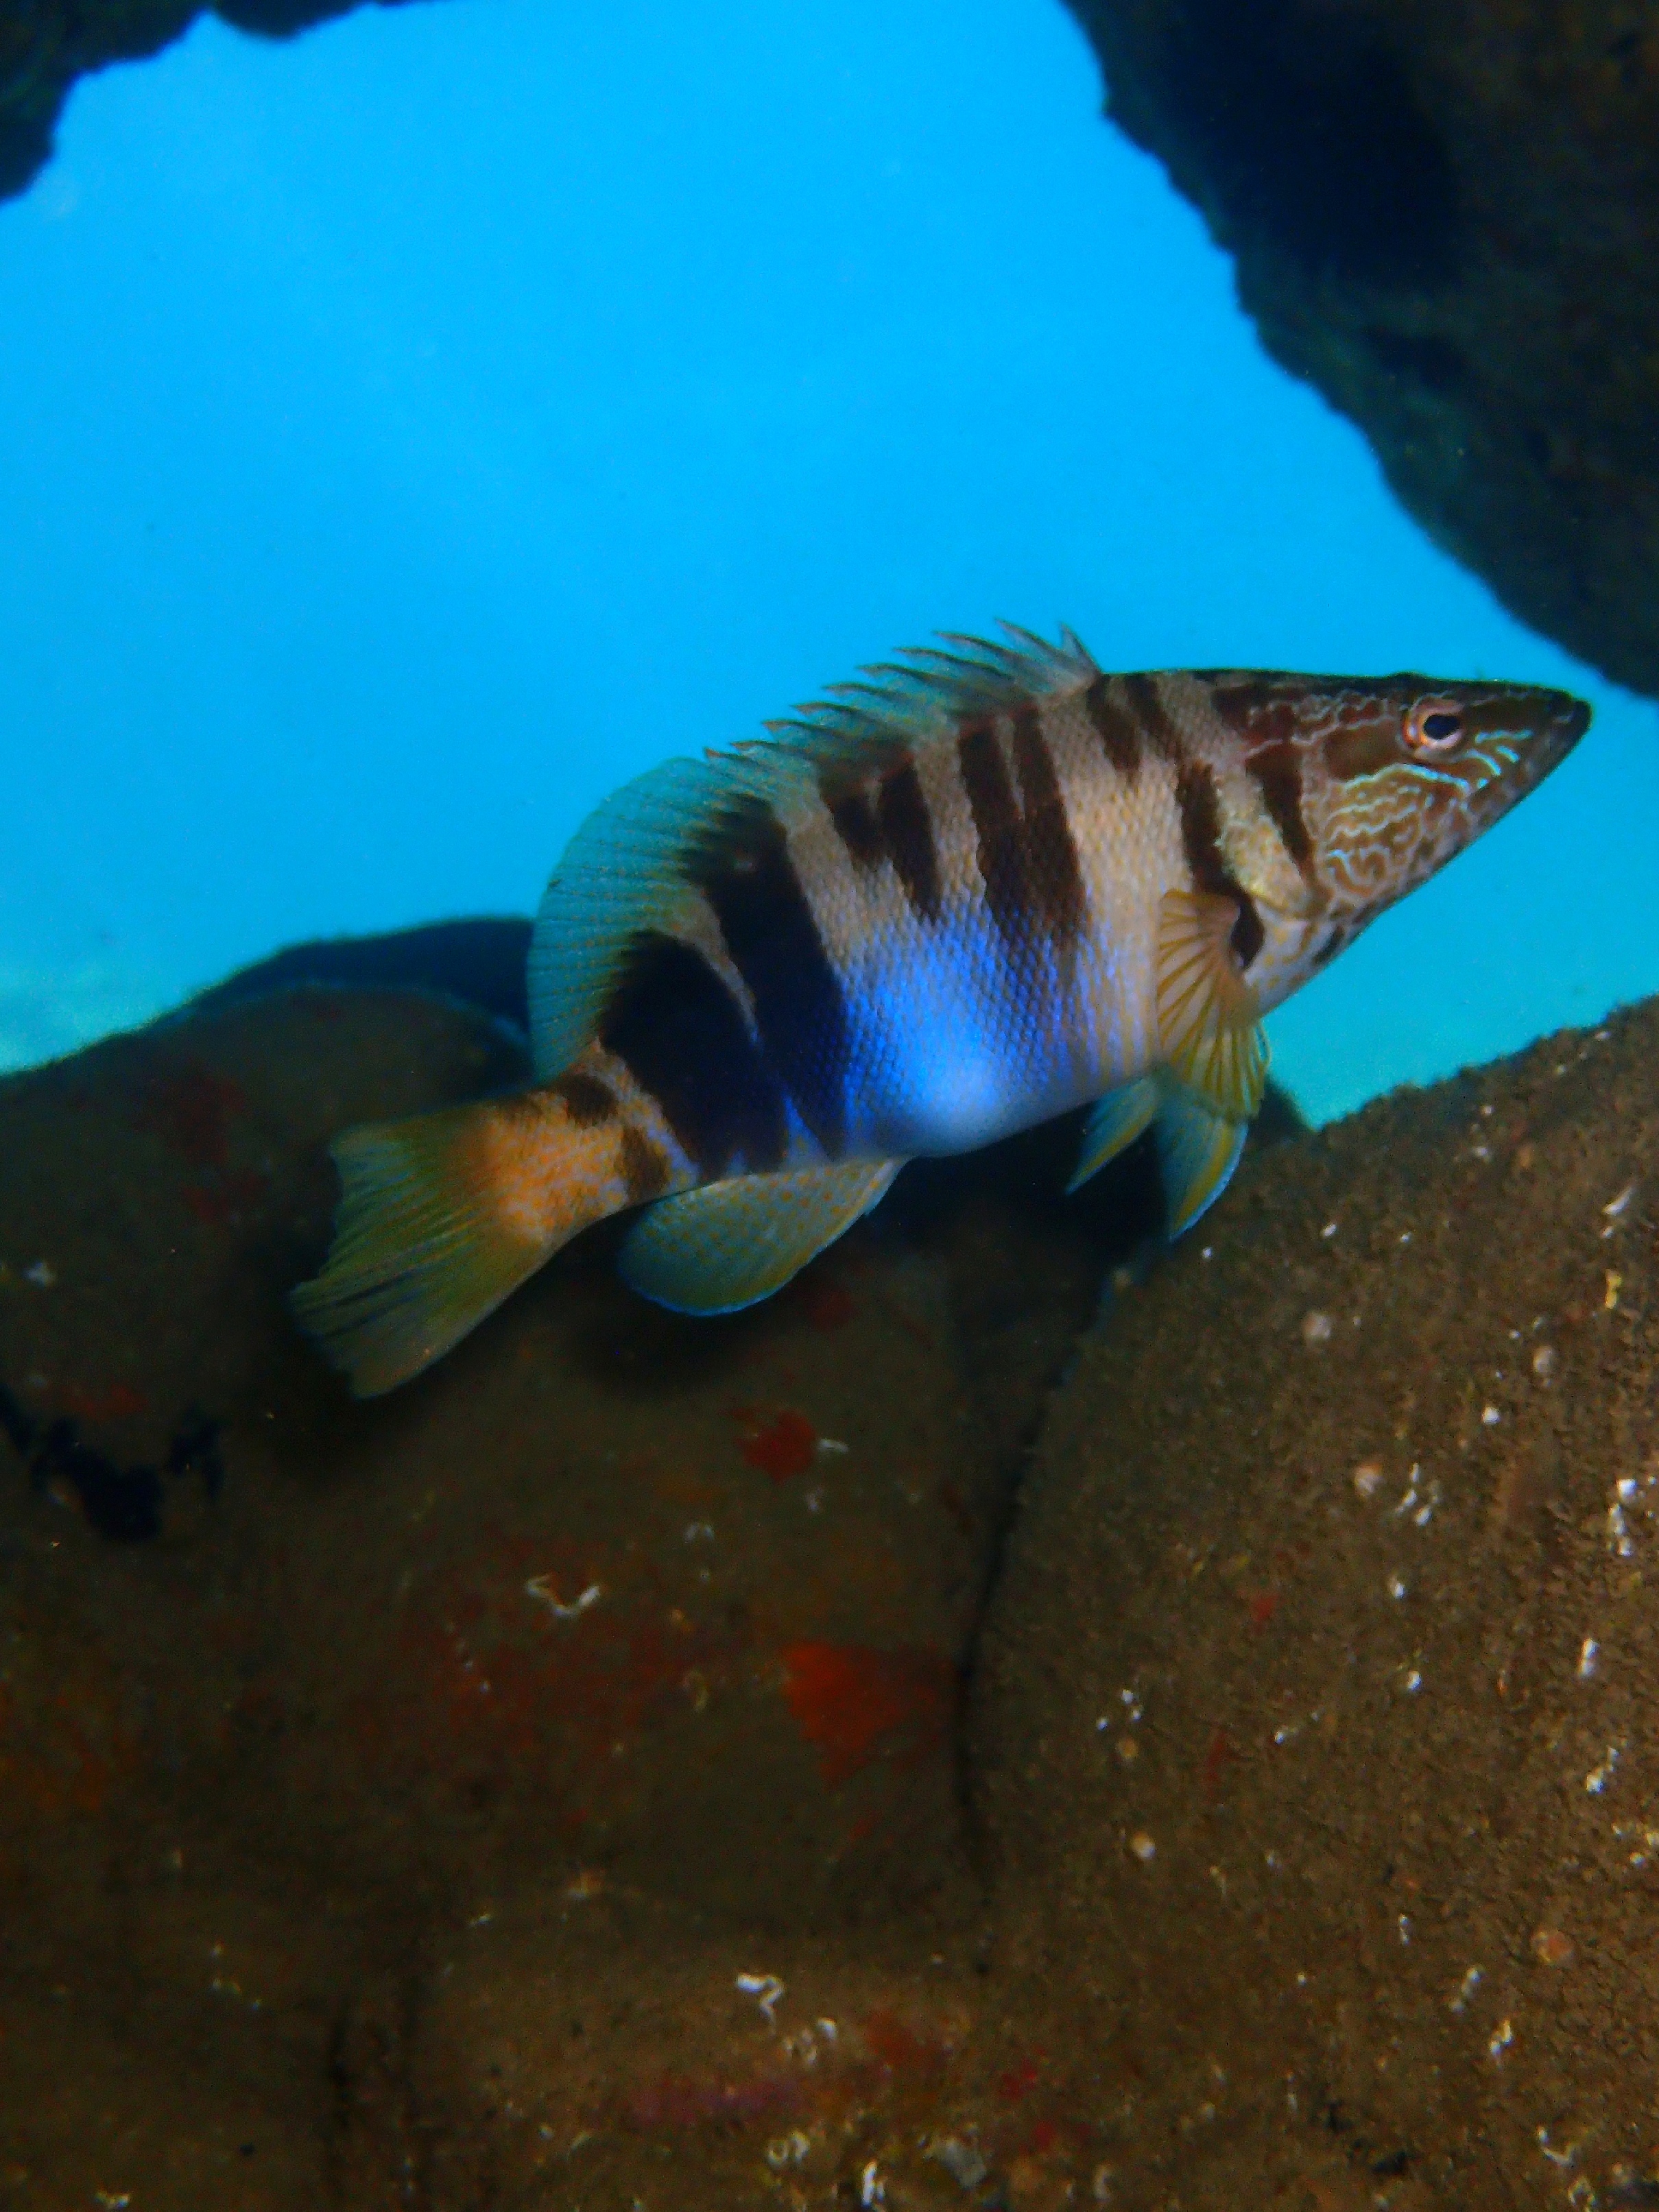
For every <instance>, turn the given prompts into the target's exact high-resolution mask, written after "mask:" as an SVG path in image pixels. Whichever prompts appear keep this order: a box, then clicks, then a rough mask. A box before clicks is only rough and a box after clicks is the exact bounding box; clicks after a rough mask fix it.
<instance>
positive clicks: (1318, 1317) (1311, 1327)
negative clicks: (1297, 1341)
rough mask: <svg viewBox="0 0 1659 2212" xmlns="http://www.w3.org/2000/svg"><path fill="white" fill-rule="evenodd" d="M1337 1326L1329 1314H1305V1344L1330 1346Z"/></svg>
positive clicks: (1303, 1323)
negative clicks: (1332, 1334)
mask: <svg viewBox="0 0 1659 2212" xmlns="http://www.w3.org/2000/svg"><path fill="white" fill-rule="evenodd" d="M1334 1326H1335V1324H1334V1322H1332V1320H1331V1317H1330V1316H1329V1315H1328V1313H1319V1312H1312V1313H1305V1314H1304V1315H1303V1316H1302V1341H1303V1342H1304V1344H1328V1342H1329V1341H1330V1338H1331V1333H1332V1330H1333V1328H1334Z"/></svg>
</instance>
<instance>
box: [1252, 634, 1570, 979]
mask: <svg viewBox="0 0 1659 2212" xmlns="http://www.w3.org/2000/svg"><path fill="white" fill-rule="evenodd" d="M1231 696H1232V700H1233V702H1234V703H1233V709H1232V713H1231V717H1230V718H1229V719H1230V721H1231V735H1232V737H1233V740H1234V744H1235V747H1236V748H1237V750H1235V752H1234V761H1235V763H1236V772H1235V775H1234V777H1233V778H1232V779H1231V782H1232V787H1233V790H1234V792H1235V793H1237V794H1238V796H1237V799H1235V801H1234V805H1232V806H1231V807H1230V808H1229V812H1230V813H1231V814H1232V815H1233V817H1234V823H1235V824H1236V830H1235V834H1234V835H1233V836H1231V837H1230V839H1229V857H1230V858H1231V861H1232V865H1233V868H1234V872H1235V874H1236V876H1237V880H1238V882H1239V884H1240V885H1241V887H1242V888H1243V890H1245V891H1246V892H1247V893H1248V894H1249V896H1250V898H1251V899H1252V901H1253V902H1254V903H1255V908H1256V911H1257V915H1258V918H1259V921H1260V923H1261V932H1262V937H1263V941H1262V945H1261V953H1260V956H1259V958H1258V960H1257V961H1256V962H1255V963H1252V966H1251V969H1250V971H1249V980H1250V981H1251V982H1252V984H1253V985H1254V986H1255V989H1256V992H1257V996H1258V999H1259V1000H1260V1003H1261V1005H1262V1006H1272V1005H1274V1004H1277V1003H1278V1001H1279V1000H1281V999H1283V998H1285V996H1286V995H1288V994H1289V993H1290V992H1291V990H1294V989H1295V988H1296V987H1297V985H1298V984H1300V983H1302V982H1304V981H1307V979H1308V977H1309V976H1310V975H1312V974H1314V973H1315V972H1316V971H1317V970H1318V969H1320V968H1322V967H1324V966H1325V965H1326V964H1327V963H1328V962H1329V961H1330V960H1331V959H1333V958H1334V957H1335V955H1336V954H1337V953H1338V952H1340V951H1341V950H1342V949H1343V947H1344V946H1345V945H1350V944H1352V941H1353V939H1355V938H1356V937H1357V936H1358V934H1359V933H1360V931H1361V930H1363V929H1364V928H1365V927H1366V926H1367V925H1368V924H1369V923H1370V922H1371V921H1375V919H1376V916H1377V915H1379V914H1381V913H1383V911H1384V909H1385V908H1389V907H1390V906H1392V905H1393V904H1394V903H1395V901H1396V900H1397V899H1401V898H1403V897H1404V896H1405V895H1406V893H1407V891H1409V890H1414V889H1415V888H1416V887H1417V885H1418V884H1421V883H1425V882H1426V881H1427V879H1428V878H1429V877H1431V876H1432V875H1434V874H1435V873H1436V872H1437V871H1438V870H1439V869H1441V868H1443V866H1445V864H1446V862H1447V861H1448V860H1452V859H1454V858H1455V856H1456V854H1459V853H1461V852H1462V850H1463V848H1465V847H1466V846H1468V845H1471V844H1473V843H1474V840H1475V839H1476V838H1477V837H1479V836H1481V835H1482V833H1483V832H1484V831H1486V830H1487V829H1491V827H1492V824H1493V823H1495V822H1498V821H1499V820H1500V819H1501V818H1502V817H1503V816H1504V815H1505V814H1507V813H1508V812H1509V811H1510V808H1511V807H1512V806H1513V805H1515V804H1516V801H1517V800H1518V799H1524V798H1525V796H1526V795H1527V793H1528V792H1529V791H1531V790H1533V789H1534V787H1536V786H1537V785H1538V784H1540V783H1541V782H1542V781H1543V779H1544V778H1545V777H1546V776H1547V775H1548V774H1549V773H1550V771H1551V769H1553V768H1555V767H1556V766H1557V765H1558V764H1559V763H1560V762H1561V761H1563V760H1565V758H1566V757H1567V755H1568V754H1569V753H1570V752H1571V750H1572V749H1573V747H1574V746H1575V745H1576V744H1577V742H1578V740H1579V738H1581V737H1583V734H1584V732H1585V730H1586V729H1587V728H1588V727H1589V718H1590V710H1589V707H1588V706H1586V705H1585V703H1584V702H1583V700H1582V699H1576V698H1574V697H1573V696H1571V694H1570V693H1568V692H1565V691H1553V690H1545V689H1543V688H1541V687H1539V686H1535V685H1530V684H1492V683H1468V684H1462V683H1444V682H1440V681H1437V680H1436V679H1434V678H1429V677H1423V676H1413V675H1401V676H1390V677H1380V678H1321V677H1291V676H1284V677H1274V678H1256V679H1255V682H1254V684H1253V685H1252V686H1251V687H1249V690H1247V689H1246V686H1245V685H1244V684H1243V681H1242V680H1240V679H1236V680H1235V683H1234V685H1233V689H1232V693H1231Z"/></svg>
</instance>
